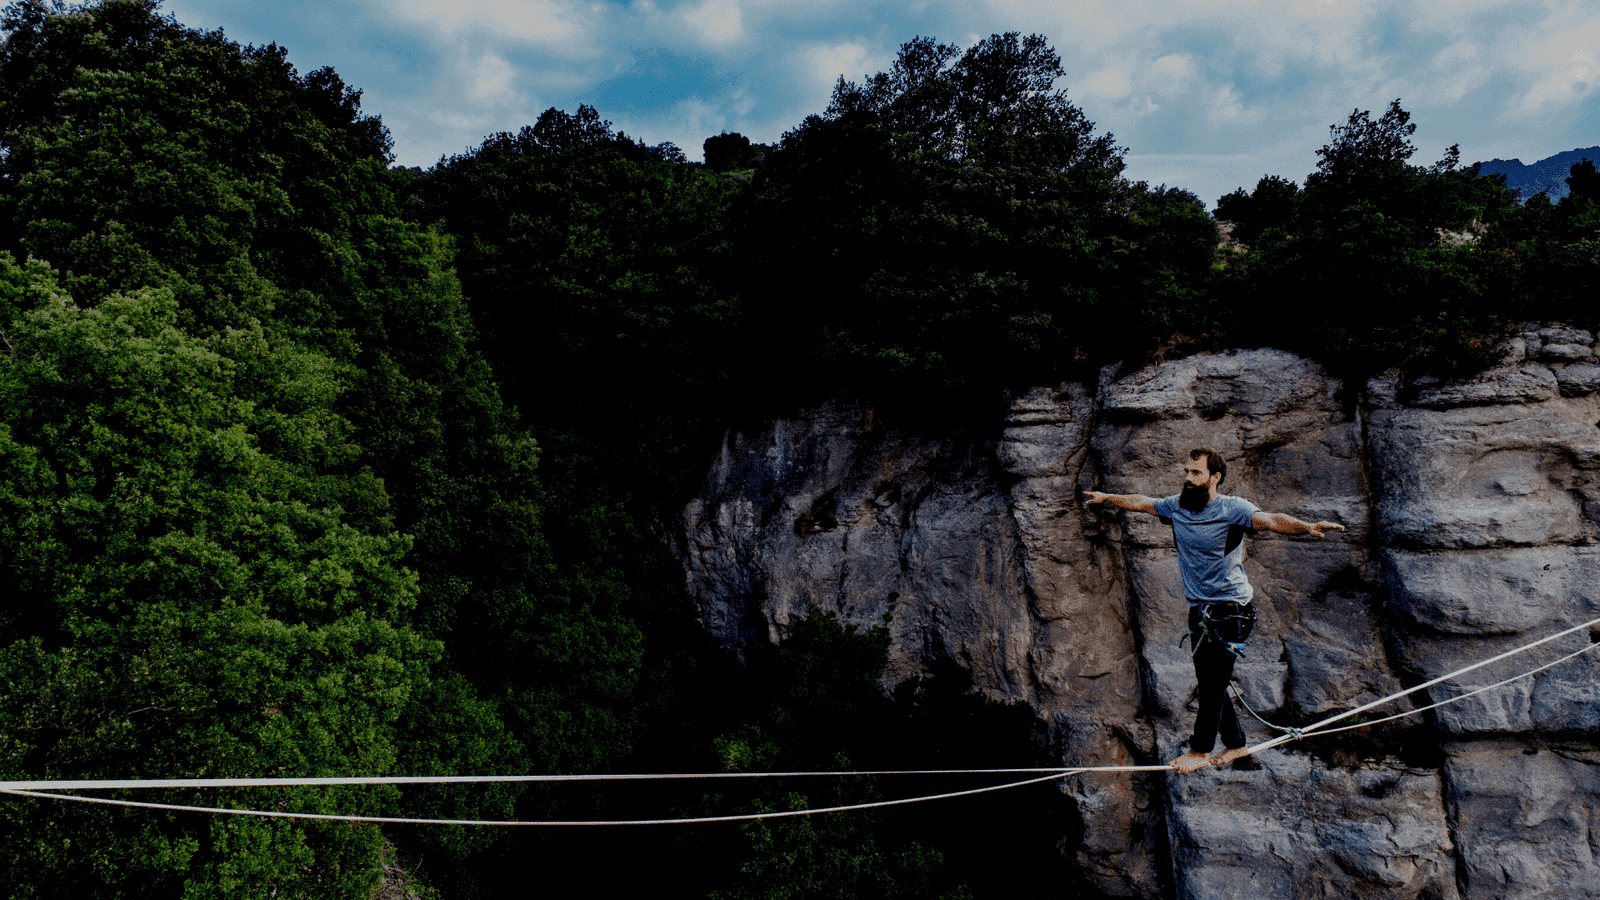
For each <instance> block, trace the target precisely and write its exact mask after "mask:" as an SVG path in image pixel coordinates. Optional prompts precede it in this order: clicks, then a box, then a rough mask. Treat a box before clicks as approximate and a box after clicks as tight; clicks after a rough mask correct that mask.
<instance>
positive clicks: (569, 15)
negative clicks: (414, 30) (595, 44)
mask: <svg viewBox="0 0 1600 900" xmlns="http://www.w3.org/2000/svg"><path fill="white" fill-rule="evenodd" d="M391 8H392V9H393V10H394V11H395V12H398V13H399V14H400V16H401V17H402V18H404V19H406V20H407V21H410V22H412V23H413V24H417V25H422V26H424V27H426V28H428V29H431V30H434V31H436V32H441V33H444V34H448V35H455V34H458V33H460V32H463V31H478V32H484V33H488V34H493V35H495V36H497V37H499V38H502V39H505V38H509V39H511V40H515V41H520V42H524V43H530V44H539V45H544V46H547V47H551V48H562V47H566V48H571V47H574V46H575V45H576V44H577V43H579V38H580V37H582V36H583V34H582V32H583V30H584V29H583V27H582V22H583V20H585V19H588V18H590V17H591V16H593V15H595V14H596V13H597V12H603V10H597V9H596V8H593V7H584V6H580V5H578V4H575V3H563V2H558V0H395V2H394V3H393V5H392V7H391Z"/></svg>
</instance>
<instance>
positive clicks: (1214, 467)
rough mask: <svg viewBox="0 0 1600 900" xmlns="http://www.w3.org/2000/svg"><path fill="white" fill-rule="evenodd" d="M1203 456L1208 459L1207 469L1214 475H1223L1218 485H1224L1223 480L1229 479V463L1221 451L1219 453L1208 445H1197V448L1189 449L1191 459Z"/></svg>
mask: <svg viewBox="0 0 1600 900" xmlns="http://www.w3.org/2000/svg"><path fill="white" fill-rule="evenodd" d="M1202 457H1203V458H1204V459H1205V461H1206V470H1207V471H1209V472H1210V473H1211V474H1213V475H1217V474H1221V475H1222V477H1221V478H1220V479H1218V480H1217V487H1221V486H1222V482H1224V481H1227V480H1228V463H1227V461H1226V460H1224V459H1223V458H1222V454H1221V453H1218V452H1217V451H1215V450H1212V449H1210V448H1208V447H1196V448H1195V449H1193V450H1190V451H1189V458H1190V459H1200V458H1202Z"/></svg>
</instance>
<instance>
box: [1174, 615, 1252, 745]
mask: <svg viewBox="0 0 1600 900" xmlns="http://www.w3.org/2000/svg"><path fill="white" fill-rule="evenodd" d="M1255 627H1256V610H1255V607H1254V606H1253V605H1252V604H1248V603H1246V604H1243V605H1240V604H1238V603H1194V602H1190V604H1189V641H1190V645H1191V646H1192V647H1193V648H1194V677H1195V682H1196V684H1197V685H1198V688H1199V689H1198V691H1197V697H1196V699H1197V700H1198V701H1199V705H1200V712H1199V714H1198V715H1196V717H1195V721H1194V737H1193V738H1192V739H1190V741H1189V750H1190V751H1191V752H1193V753H1210V752H1211V749H1212V748H1213V747H1215V746H1216V743H1217V731H1218V729H1219V728H1220V729H1221V731H1222V745H1223V746H1224V747H1227V748H1229V749H1233V748H1236V747H1243V746H1244V732H1243V731H1241V730H1240V728H1239V717H1238V716H1237V715H1235V714H1234V710H1233V700H1232V698H1230V697H1229V696H1228V681H1229V680H1230V679H1231V678H1233V663H1234V660H1236V659H1238V658H1239V656H1240V655H1242V654H1243V653H1244V642H1245V641H1246V640H1247V639H1249V637H1250V632H1251V631H1253V630H1255Z"/></svg>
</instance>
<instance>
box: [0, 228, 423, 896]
mask: <svg viewBox="0 0 1600 900" xmlns="http://www.w3.org/2000/svg"><path fill="white" fill-rule="evenodd" d="M0 270H3V271H0V278H4V280H5V281H6V282H7V283H8V286H9V287H11V288H12V289H13V290H15V289H18V288H20V289H21V291H22V292H23V293H32V294H34V295H35V296H43V297H44V298H46V299H45V301H44V302H43V303H42V304H39V305H38V306H36V307H35V308H34V309H33V310H31V311H29V312H27V313H26V314H25V315H24V316H23V317H22V318H20V319H13V320H12V322H11V323H10V325H9V328H8V332H7V334H8V341H9V343H10V349H9V351H8V352H7V354H6V355H5V356H4V357H3V358H0V397H3V401H0V409H3V410H4V411H5V412H4V421H3V422H0V510H3V512H0V517H3V522H0V569H3V571H4V577H5V579H6V581H7V583H8V584H9V585H10V586H11V588H10V602H9V603H8V604H7V608H6V611H5V614H4V619H3V620H0V672H3V673H4V677H5V678H6V680H7V683H8V684H9V685H10V689H9V690H8V691H7V693H6V695H5V698H4V702H3V703H0V718H3V719H4V728H3V732H4V735H5V737H4V738H3V743H4V746H3V748H0V759H3V760H4V766H5V768H6V777H7V778H8V779H24V778H69V777H70V778H95V777H100V778H129V777H174V776H199V775H210V776H221V777H228V776H264V775H276V774H285V775H287V774H294V775H335V774H355V773H371V774H379V773H384V772H387V771H389V770H391V769H392V768H393V767H394V765H395V762H396V758H397V756H398V754H399V751H400V740H399V739H400V731H399V720H400V716H401V713H402V711H403V710H404V709H405V708H406V706H407V704H408V701H409V699H410V698H411V695H412V694H413V693H414V692H416V691H418V690H419V689H422V688H423V687H424V686H426V684H427V683H428V680H429V673H430V670H431V667H432V665H433V663H434V662H435V661H436V660H437V659H438V658H439V655H440V647H439V645H438V644H437V643H436V642H431V641H428V640H425V639H424V638H423V637H421V636H420V635H419V634H417V633H416V632H415V631H414V630H413V629H411V628H409V627H407V626H406V625H405V622H406V620H407V618H408V617H409V613H410V611H411V609H412V608H413V607H414V606H415V604H416V602H417V579H416V575H415V573H414V572H412V571H411V570H410V569H408V568H407V567H406V566H405V564H404V557H405V555H406V552H407V550H408V549H409V547H410V543H411V541H410V538H409V537H407V536H406V535H403V534H401V533H399V532H397V531H395V530H394V528H393V527H392V525H391V526H388V527H384V526H383V525H382V524H381V523H383V522H385V521H386V518H387V512H388V510H387V507H388V497H387V495H386V493H385V492H384V490H383V487H382V486H381V485H380V484H378V483H376V482H375V481H373V480H372V479H371V478H370V477H369V476H363V475H361V474H355V475H347V474H343V472H342V470H344V469H346V468H347V466H346V465H345V462H346V461H347V460H349V459H350V458H352V457H358V456H359V453H360V449H359V447H357V446H356V445H355V444H354V443H353V441H352V437H353V430H354V429H352V428H351V426H350V424H349V422H348V421H346V420H345V419H344V418H343V417H341V416H340V415H338V414H337V413H336V412H335V411H334V409H333V407H334V405H335V399H336V397H337V396H338V395H339V394H340V393H341V392H343V391H345V390H347V389H348V388H349V387H350V381H349V369H348V368H347V367H345V366H342V365H340V364H338V363H337V362H335V361H334V360H332V359H329V358H328V357H326V356H323V355H321V354H318V353H315V352H312V351H306V350H304V349H301V348H297V347H295V346H294V345H292V344H289V343H286V342H283V341H281V340H276V339H274V338H273V337H271V336H270V335H268V334H266V333H264V332H263V331H261V330H260V329H259V328H256V329H227V330H224V331H221V332H219V333H217V334H215V335H212V336H209V337H206V338H196V337H192V336H189V335H187V334H185V333H184V331H183V330H182V329H181V328H179V327H178V322H179V314H178V305H177V302H176V300H175V298H174V297H173V295H172V292H171V291H169V290H166V289H155V290H149V291H142V292H138V293H135V294H131V295H121V294H116V295H112V296H111V297H108V298H106V299H105V300H104V301H103V302H101V303H100V304H99V305H98V306H97V307H95V308H93V309H83V308H80V307H78V306H77V305H75V304H73V303H72V302H71V300H70V298H68V297H67V296H66V295H65V294H64V293H63V292H61V291H60V290H59V289H58V288H57V287H56V286H55V285H54V284H52V283H51V282H50V281H49V280H46V278H45V276H44V273H42V272H41V271H40V270H38V269H37V268H34V269H32V270H25V269H23V268H21V267H18V266H16V265H15V263H14V262H13V261H12V260H11V259H10V258H9V257H8V256H3V255H0ZM347 510H348V511H347ZM389 795H390V794H389V792H385V791H382V790H379V791H365V790H350V789H333V790H320V789H319V790H311V789H285V790H268V789H259V790H240V791H231V792H224V791H217V790H211V791H194V792H185V793H180V794H164V795H162V796H160V797H149V796H148V795H145V796H141V797H139V798H138V799H156V800H162V801H167V802H180V803H183V802H187V803H199V804H201V805H223V806H228V805H235V804H238V805H244V806H254V807H256V808H277V809H290V810H297V811H306V812H322V813H334V812H341V813H363V812H364V813H369V814H370V813H375V812H378V811H379V810H380V809H381V808H382V806H381V804H382V803H383V802H384V800H385V798H386V797H387V796H389ZM0 828H3V829H4V831H5V832H7V838H6V839H5V840H4V841H3V842H0V843H3V845H4V846H5V848H6V854H7V856H8V860H7V863H6V865H5V867H4V872H6V873H7V874H5V875H3V876H0V878H3V879H4V880H5V882H6V886H7V893H8V896H14V897H26V896H68V895H71V896H134V895H148V894H150V893H156V894H169V895H177V894H180V893H190V894H193V895H196V896H199V895H202V894H207V895H209V894H210V893H218V892H222V893H226V892H229V891H243V892H249V893H269V892H271V891H273V890H279V891H285V892H288V893H291V894H300V895H303V896H325V897H345V896H350V895H352V894H353V893H357V892H360V891H363V890H368V889H370V886H371V884H372V883H373V881H374V877H375V873H374V871H373V870H372V868H371V866H370V865H369V864H368V863H369V860H370V859H371V858H372V857H373V854H374V853H375V852H376V849H377V846H378V842H379V835H378V834H377V831H376V829H374V828H370V827H368V828H350V827H348V826H330V825H326V824H311V823H305V822H298V821H293V820H263V819H245V818H234V817H215V818H198V817H185V816H182V815H180V814H172V813H162V812H158V811H148V810H133V809H111V808H103V807H88V806H80V805H77V804H70V805H69V804H67V803H66V801H55V802H52V801H45V800H13V801H11V802H8V803H7V804H5V808H4V815H3V819H0Z"/></svg>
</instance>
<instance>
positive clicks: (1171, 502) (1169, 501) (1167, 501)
mask: <svg viewBox="0 0 1600 900" xmlns="http://www.w3.org/2000/svg"><path fill="white" fill-rule="evenodd" d="M1153 505H1154V506H1155V508H1156V515H1158V516H1160V517H1161V518H1163V519H1170V518H1172V511H1173V510H1175V509H1177V508H1178V495H1177V494H1173V495H1172V496H1171V497H1162V498H1160V499H1159V500H1157V501H1156V502H1155V503H1154V504H1153Z"/></svg>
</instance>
